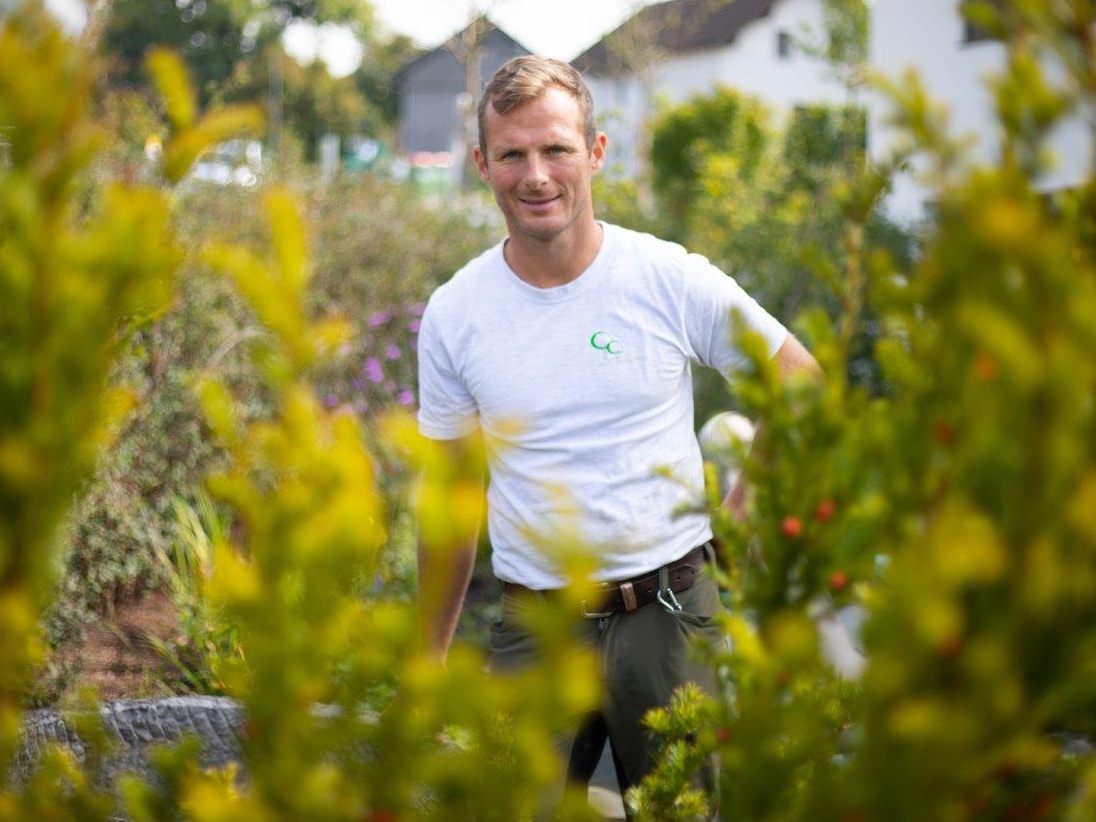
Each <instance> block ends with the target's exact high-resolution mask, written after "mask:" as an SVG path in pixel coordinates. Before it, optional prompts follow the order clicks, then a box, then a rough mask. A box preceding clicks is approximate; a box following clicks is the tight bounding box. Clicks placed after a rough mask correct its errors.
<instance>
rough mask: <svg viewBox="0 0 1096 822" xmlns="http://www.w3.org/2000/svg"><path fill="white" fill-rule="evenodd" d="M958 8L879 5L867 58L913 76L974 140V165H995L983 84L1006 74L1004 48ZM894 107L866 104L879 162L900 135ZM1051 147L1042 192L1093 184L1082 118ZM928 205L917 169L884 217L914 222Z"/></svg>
mask: <svg viewBox="0 0 1096 822" xmlns="http://www.w3.org/2000/svg"><path fill="white" fill-rule="evenodd" d="M959 7H960V4H959V2H957V0H875V3H874V6H873V9H872V26H871V41H870V47H869V49H870V51H869V53H870V58H869V59H870V61H871V63H872V66H873V68H875V69H876V70H877V71H879V72H881V73H882V74H884V75H885V76H887V77H890V78H892V79H898V78H900V77H901V75H902V74H903V73H904V72H905V70H906V69H909V68H912V69H914V70H916V71H917V73H918V74H919V75H920V77H921V81H922V83H923V84H924V86H925V90H926V92H927V93H928V94H929V96H930V97H931V98H932V99H934V100H936V101H938V102H941V103H944V104H945V105H946V106H947V109H948V112H949V118H950V119H949V122H950V129H949V130H950V132H951V133H952V134H953V135H955V136H970V137H971V138H972V140H974V146H973V150H972V151H973V159H974V160H976V161H983V162H992V161H993V160H994V159H995V158H996V157H997V152H998V148H999V134H998V130H997V128H996V126H995V123H996V118H995V116H994V113H993V97H992V92H991V91H990V89H989V87H988V85H987V83H986V78H987V77H988V76H989V75H991V74H998V73H1000V72H1001V71H1002V70H1003V69H1004V66H1005V61H1006V55H1005V47H1004V45H1003V44H1002V43H1000V42H997V41H995V40H992V39H989V38H987V37H985V36H984V35H983V34H982V33H980V32H979V31H978V30H977V29H975V28H974V27H972V26H969V25H967V24H966V22H965V21H964V19H963V16H962V14H961V13H960V9H959ZM1048 68H1049V67H1048ZM1048 73H1049V72H1048ZM889 108H890V106H889V105H888V104H887V103H886V102H885V101H883V100H880V99H874V98H873V99H872V100H871V102H870V105H869V123H868V150H869V153H870V154H871V156H872V157H873V158H876V159H880V158H882V157H885V156H886V155H887V154H888V153H889V152H890V150H891V149H892V147H893V146H894V143H895V140H896V139H897V138H898V136H899V135H898V133H897V132H896V131H895V129H894V128H893V127H892V126H890V125H889V124H888V123H887V116H888V110H889ZM1049 147H1050V149H1051V151H1052V152H1053V154H1054V157H1055V161H1056V164H1055V166H1054V167H1053V168H1052V169H1051V170H1050V171H1049V172H1048V173H1046V174H1045V175H1044V176H1043V177H1042V178H1040V179H1039V181H1038V185H1039V187H1040V188H1041V189H1042V190H1053V189H1058V188H1065V187H1070V186H1075V185H1078V184H1080V183H1082V182H1083V181H1084V180H1086V179H1088V177H1089V176H1090V174H1091V172H1092V168H1091V158H1092V146H1091V144H1090V138H1089V136H1088V130H1087V128H1086V127H1085V124H1084V122H1083V119H1082V118H1081V117H1080V116H1076V117H1074V118H1073V119H1072V120H1070V121H1067V122H1066V123H1064V124H1063V126H1062V127H1060V128H1059V129H1058V130H1057V131H1056V132H1055V133H1054V134H1053V135H1052V137H1051V139H1050V141H1049ZM930 200H931V193H930V191H929V190H928V189H927V188H926V187H925V186H924V185H923V184H922V183H921V182H919V181H918V179H917V166H916V165H915V166H914V171H913V173H912V174H909V175H904V176H902V177H899V178H898V179H897V180H896V181H895V187H894V191H893V193H892V194H891V196H890V198H889V199H888V201H887V211H888V213H889V214H890V216H891V217H893V218H894V219H896V220H898V221H900V222H906V223H909V222H915V221H917V220H920V219H922V218H923V217H924V216H925V215H926V205H927V204H928V203H929V201H930Z"/></svg>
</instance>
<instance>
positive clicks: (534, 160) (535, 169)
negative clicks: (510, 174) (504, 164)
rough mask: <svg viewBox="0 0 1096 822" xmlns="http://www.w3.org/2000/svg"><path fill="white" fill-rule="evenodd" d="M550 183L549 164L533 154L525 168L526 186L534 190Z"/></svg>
mask: <svg viewBox="0 0 1096 822" xmlns="http://www.w3.org/2000/svg"><path fill="white" fill-rule="evenodd" d="M547 182H548V163H547V162H546V161H545V160H544V158H543V157H539V156H537V155H536V154H533V155H531V156H530V157H529V162H528V163H527V164H526V166H525V184H526V185H528V186H532V187H534V188H537V187H540V186H542V185H544V184H545V183H547Z"/></svg>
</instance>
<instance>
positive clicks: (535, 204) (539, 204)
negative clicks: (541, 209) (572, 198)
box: [518, 194, 559, 206]
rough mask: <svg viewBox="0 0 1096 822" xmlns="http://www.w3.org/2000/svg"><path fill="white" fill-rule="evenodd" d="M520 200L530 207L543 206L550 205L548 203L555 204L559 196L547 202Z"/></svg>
mask: <svg viewBox="0 0 1096 822" xmlns="http://www.w3.org/2000/svg"><path fill="white" fill-rule="evenodd" d="M518 199H519V200H521V201H522V202H523V203H525V205H528V206H543V205H548V203H554V202H555V201H556V200H558V199H559V195H558V194H557V195H556V196H555V197H549V198H547V199H546V200H530V199H529V198H527V197H519V198H518Z"/></svg>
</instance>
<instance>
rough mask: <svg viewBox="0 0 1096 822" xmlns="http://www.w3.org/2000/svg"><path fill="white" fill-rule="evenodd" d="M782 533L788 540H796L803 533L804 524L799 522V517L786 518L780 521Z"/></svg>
mask: <svg viewBox="0 0 1096 822" xmlns="http://www.w3.org/2000/svg"><path fill="white" fill-rule="evenodd" d="M780 533H782V534H783V535H784V536H786V537H787V538H788V539H795V538H796V537H798V536H799V535H800V534H802V533H803V523H802V522H800V521H799V517H784V519H782V520H781V521H780Z"/></svg>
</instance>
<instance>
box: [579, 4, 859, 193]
mask: <svg viewBox="0 0 1096 822" xmlns="http://www.w3.org/2000/svg"><path fill="white" fill-rule="evenodd" d="M779 32H786V33H787V34H789V35H791V36H792V38H793V40H801V39H808V40H810V41H812V42H813V41H819V42H821V40H822V37H823V33H824V25H823V14H822V2H821V0H782V1H781V2H778V3H777V4H776V5H775V6H774V7H773V10H772V13H771V14H769V15H768V16H767V17H763V18H761V19H759V20H755V21H754V22H752V23H750V24H749V25H747V26H746V27H745V28H743V29H742V31H740V32H739V34H738V37H737V38H736V39H735V41H734V42H733V43H731V44H729V45H727V46H722V47H719V48H714V49H708V50H704V51H697V52H692V53H689V54H683V55H675V56H671V57H668V58H665V59H663V60H661V61H659V62H658V63H656V64H655V65H653V66H652V67H651V74H650V82H648V83H642V82H640V80H639V79H637V78H636V77H625V78H613V77H604V76H600V77H599V76H588V77H587V78H586V79H587V82H588V83H589V85H590V91H591V93H592V94H593V97H594V105H595V108H596V109H597V111H598V112H599V117H600V120H601V123H602V127H603V128H604V129H605V131H606V133H607V134H608V135H609V142H610V145H609V166H608V168H609V171H610V173H616V174H619V175H621V176H634V175H635V173H636V172H637V170H638V169H639V167H640V157H639V153H640V151H641V146H640V143H641V142H642V141H643V132H642V130H643V128H644V127H645V124H647V123H648V121H649V119H650V118H651V116H652V115H653V113H654V112H655V110H656V106H657V104H658V103H659V102H665V103H680V102H683V101H685V100H687V99H688V98H690V97H692V96H694V95H697V94H704V93H707V92H710V91H711V90H712V89H714V88H715V87H716V86H717V85H720V84H722V85H727V86H731V87H733V88H736V89H738V90H739V91H741V92H743V93H746V94H751V95H755V96H757V97H759V98H761V99H762V100H764V101H765V102H766V103H767V104H768V105H769V106H770V107H771V108H772V109H773V111H774V114H775V115H776V117H777V118H780V117H782V115H783V114H784V113H786V112H787V111H789V110H790V109H792V108H794V107H795V106H796V105H805V104H812V103H834V104H841V103H845V102H848V92H847V91H846V89H845V88H844V86H842V85H841V83H840V82H839V81H838V80H837V79H836V78H834V77H833V76H832V75H831V73H830V72H829V69H828V66H826V64H825V63H824V62H823V61H820V60H817V59H814V58H812V57H810V56H808V55H807V54H805V53H803V52H802V51H800V50H799V49H798V48H797V47H793V48H792V52H791V54H790V55H789V56H788V57H781V56H780V55H779V54H778V53H777V38H778V34H779ZM652 92H653V93H652Z"/></svg>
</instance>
